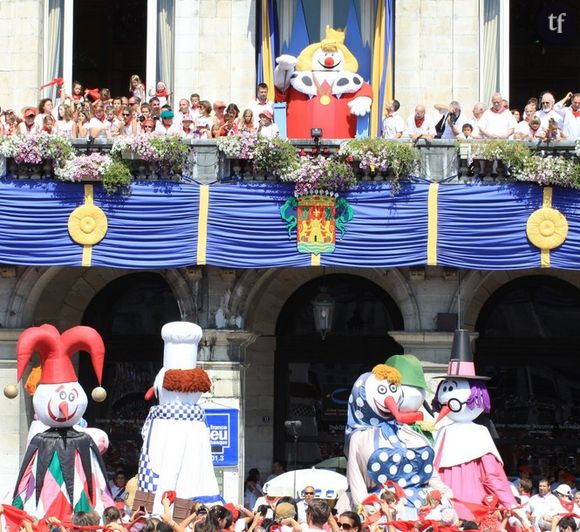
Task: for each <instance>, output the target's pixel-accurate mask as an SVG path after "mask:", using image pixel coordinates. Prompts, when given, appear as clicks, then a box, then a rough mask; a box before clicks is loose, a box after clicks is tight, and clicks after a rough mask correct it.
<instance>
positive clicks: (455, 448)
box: [433, 329, 516, 521]
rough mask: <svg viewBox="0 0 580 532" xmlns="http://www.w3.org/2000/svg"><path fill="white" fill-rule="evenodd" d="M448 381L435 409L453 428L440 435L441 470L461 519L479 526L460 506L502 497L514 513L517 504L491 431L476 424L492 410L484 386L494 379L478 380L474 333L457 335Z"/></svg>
mask: <svg viewBox="0 0 580 532" xmlns="http://www.w3.org/2000/svg"><path fill="white" fill-rule="evenodd" d="M442 378H443V381H441V382H440V383H439V386H438V387H437V391H436V392H435V398H434V399H433V408H434V409H435V410H436V411H438V412H439V415H438V417H437V421H436V423H437V424H439V423H441V422H442V421H447V424H446V425H444V426H442V427H441V428H440V429H439V432H438V434H437V439H436V441H435V468H436V470H437V471H438V472H439V475H440V476H441V478H442V480H443V482H445V484H447V486H449V487H450V488H451V489H452V490H453V494H454V496H455V498H456V499H457V501H458V502H456V503H455V509H456V510H457V513H458V515H459V517H460V518H462V519H466V520H471V521H472V520H474V516H473V514H472V512H471V511H470V510H469V509H468V508H467V506H466V505H464V504H461V502H459V501H462V502H465V503H468V504H469V503H472V504H481V503H482V501H483V500H484V498H485V497H486V496H488V495H493V496H496V497H497V499H498V500H499V502H500V503H501V505H503V506H504V507H506V508H511V507H513V506H514V505H515V504H516V500H515V499H514V496H513V495H512V493H511V490H510V484H509V481H508V479H507V477H506V475H505V472H504V469H503V461H502V459H501V456H500V455H499V452H498V450H497V448H496V446H495V443H494V442H493V440H492V438H491V435H490V433H489V431H488V430H487V428H486V427H484V426H482V425H478V424H476V423H474V422H473V420H474V419H476V418H477V417H478V416H479V415H480V414H481V413H483V412H489V410H490V400H489V393H488V391H487V386H486V385H485V382H484V381H486V380H489V377H482V376H478V375H476V374H475V366H474V364H473V354H472V352H471V347H470V339H469V331H467V330H465V329H458V330H456V331H455V335H454V337H453V346H452V348H451V360H450V361H449V365H448V369H447V375H444V376H442ZM441 425H443V423H441Z"/></svg>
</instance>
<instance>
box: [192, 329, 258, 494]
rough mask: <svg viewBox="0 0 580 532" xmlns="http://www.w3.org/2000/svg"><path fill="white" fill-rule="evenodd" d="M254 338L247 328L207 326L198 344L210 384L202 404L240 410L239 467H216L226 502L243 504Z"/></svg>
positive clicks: (200, 360)
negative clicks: (248, 357)
mask: <svg viewBox="0 0 580 532" xmlns="http://www.w3.org/2000/svg"><path fill="white" fill-rule="evenodd" d="M255 339H256V335H255V334H254V333H251V332H249V331H242V330H225V329H206V330H204V333H203V338H202V341H201V343H200V345H199V365H200V366H201V367H203V368H204V369H205V370H206V371H207V372H208V374H209V376H210V378H211V380H212V383H213V387H212V391H211V393H210V394H207V396H204V398H203V400H202V403H200V404H202V406H204V407H206V408H207V407H210V408H211V407H218V408H219V407H225V408H237V409H239V418H238V419H239V427H238V430H239V434H238V445H239V453H238V466H237V467H232V468H223V470H220V469H219V468H218V471H219V473H218V476H221V473H223V491H222V496H223V498H224V499H225V500H226V501H237V502H238V503H239V504H242V503H243V498H244V491H243V489H244V488H243V483H244V478H245V477H244V456H245V439H246V434H245V404H246V401H245V399H246V392H245V386H246V367H247V366H246V364H245V360H246V348H247V346H248V345H250V344H252V343H253V342H254V341H255Z"/></svg>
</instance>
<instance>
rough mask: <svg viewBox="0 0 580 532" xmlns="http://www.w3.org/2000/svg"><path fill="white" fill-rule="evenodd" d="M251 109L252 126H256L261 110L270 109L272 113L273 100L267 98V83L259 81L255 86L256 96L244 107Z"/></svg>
mask: <svg viewBox="0 0 580 532" xmlns="http://www.w3.org/2000/svg"><path fill="white" fill-rule="evenodd" d="M246 108H247V109H251V110H252V112H253V113H254V127H258V125H259V121H260V118H259V117H260V113H261V112H262V111H270V112H271V113H272V114H274V102H272V101H271V100H268V85H266V84H265V83H259V84H258V86H257V88H256V98H255V99H253V100H252V101H251V102H250V103H249V104H248V105H247V107H246Z"/></svg>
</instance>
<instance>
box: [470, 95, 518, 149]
mask: <svg viewBox="0 0 580 532" xmlns="http://www.w3.org/2000/svg"><path fill="white" fill-rule="evenodd" d="M516 125H517V123H516V119H515V118H514V115H512V114H511V113H510V111H509V109H506V108H505V107H504V106H503V105H502V97H501V94H500V93H499V92H496V93H495V94H494V95H493V96H492V97H491V107H490V108H489V109H488V110H487V111H485V112H484V113H483V116H482V117H481V120H480V121H479V132H480V134H481V136H482V138H486V139H508V138H509V137H511V135H513V132H514V130H515V128H516Z"/></svg>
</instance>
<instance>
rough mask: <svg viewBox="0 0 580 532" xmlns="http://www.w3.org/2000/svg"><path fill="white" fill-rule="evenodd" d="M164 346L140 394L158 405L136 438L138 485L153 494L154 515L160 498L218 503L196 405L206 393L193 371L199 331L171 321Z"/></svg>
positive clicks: (206, 383) (204, 379)
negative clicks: (157, 368) (170, 496)
mask: <svg viewBox="0 0 580 532" xmlns="http://www.w3.org/2000/svg"><path fill="white" fill-rule="evenodd" d="M161 336H162V337H163V340H164V342H165V347H164V351H163V367H162V368H161V370H160V371H159V373H158V374H157V376H156V377H155V382H154V384H153V387H152V388H151V389H150V390H149V391H148V392H147V395H146V396H145V397H146V398H147V399H151V398H152V397H153V395H155V396H156V397H157V398H158V399H159V404H158V405H155V406H152V407H151V408H150V410H149V414H148V416H147V419H146V420H145V424H144V425H143V429H142V431H141V434H142V436H143V447H142V450H141V456H140V458H139V476H138V487H139V490H140V491H143V492H145V493H151V494H155V499H154V503H153V513H162V512H163V505H162V503H161V499H162V496H163V494H164V493H165V492H167V491H174V492H175V493H176V495H177V497H180V498H182V499H193V498H195V499H196V500H197V501H200V502H205V503H216V502H222V499H221V497H220V494H219V488H218V483H217V480H216V478H215V473H214V470H213V461H212V456H211V446H210V440H209V430H208V428H207V425H206V422H205V412H204V410H203V408H202V407H201V406H199V405H198V404H197V402H198V401H199V399H200V398H201V395H202V393H203V392H209V391H210V389H211V381H210V379H209V376H208V374H207V373H206V372H205V371H204V370H203V369H201V368H197V367H196V365H197V345H198V343H199V341H200V340H201V336H202V330H201V328H200V327H199V326H198V325H196V324H195V323H189V322H185V321H175V322H171V323H166V324H165V325H164V326H163V328H162V329H161Z"/></svg>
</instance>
